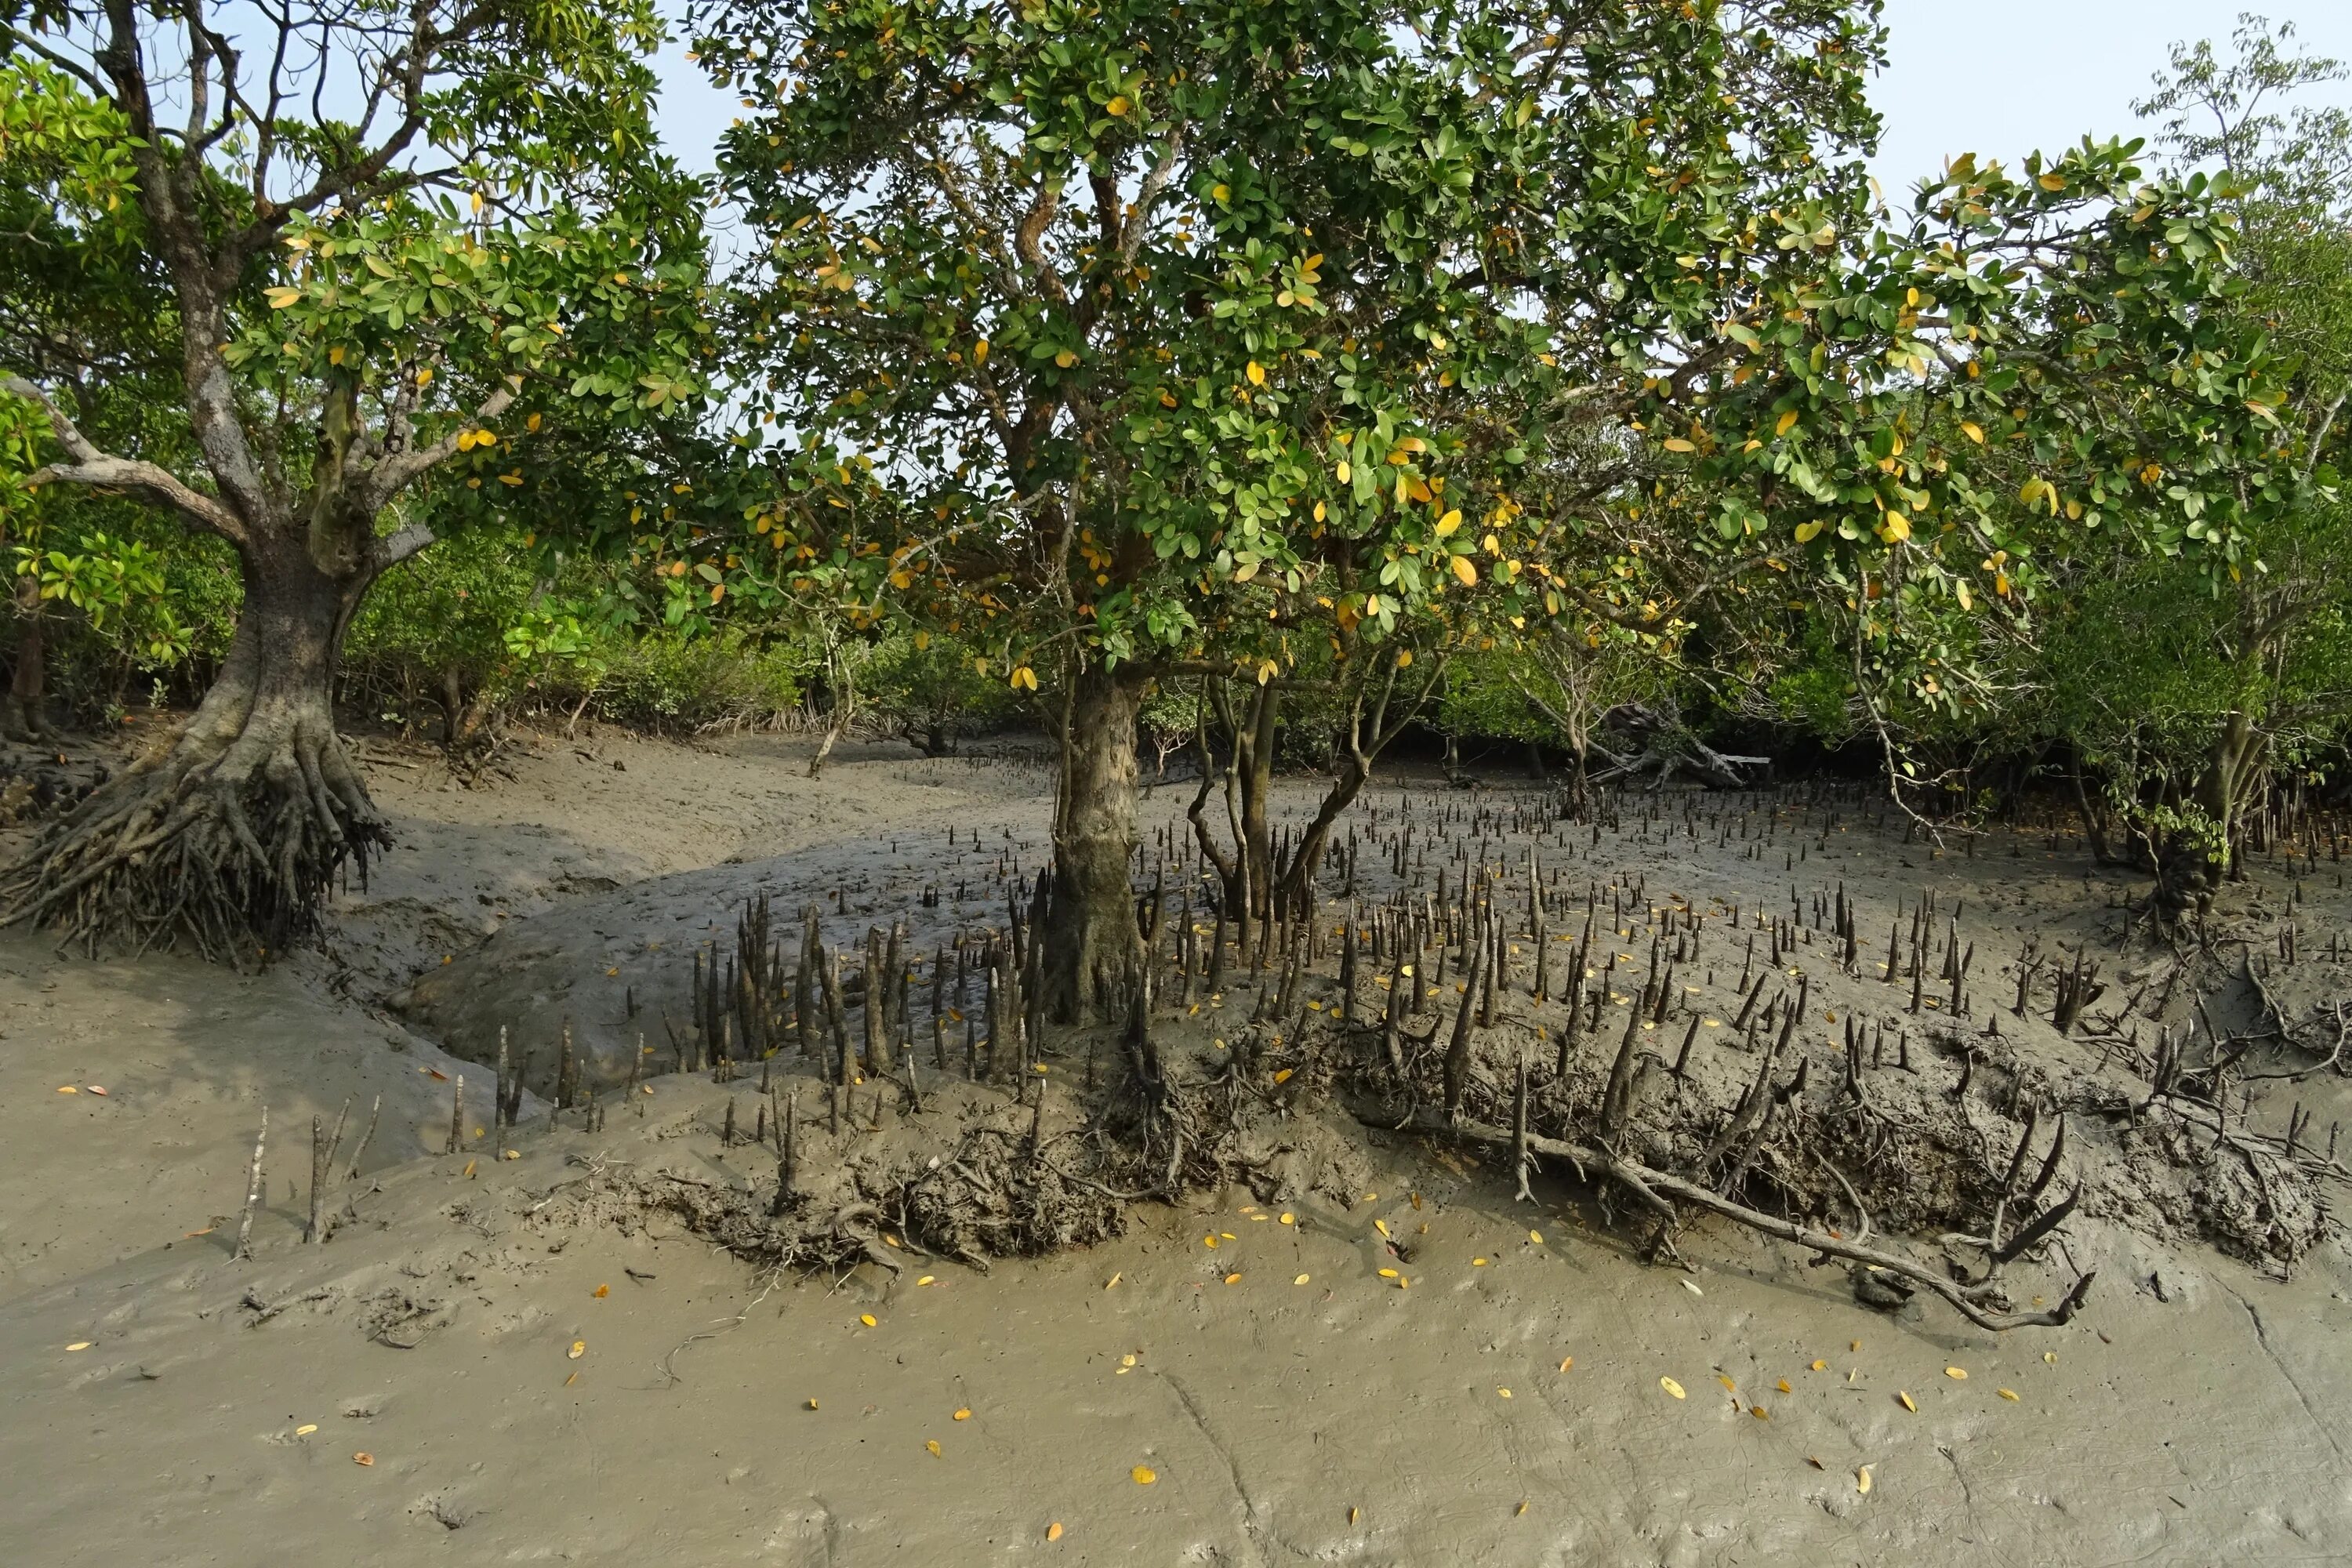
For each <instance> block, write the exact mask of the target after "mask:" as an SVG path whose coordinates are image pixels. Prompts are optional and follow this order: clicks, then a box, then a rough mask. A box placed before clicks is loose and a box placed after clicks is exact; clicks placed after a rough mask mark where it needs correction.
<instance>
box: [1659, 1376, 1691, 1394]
mask: <svg viewBox="0 0 2352 1568" xmlns="http://www.w3.org/2000/svg"><path fill="white" fill-rule="evenodd" d="M1658 1386H1659V1387H1660V1388H1663V1389H1664V1390H1665V1391H1666V1392H1667V1393H1668V1394H1673V1395H1674V1396H1675V1398H1676V1399H1687V1398H1689V1397H1690V1395H1688V1394H1685V1393H1684V1392H1683V1385H1682V1384H1679V1383H1676V1382H1675V1380H1674V1379H1673V1378H1671V1377H1662V1378H1660V1379H1658Z"/></svg>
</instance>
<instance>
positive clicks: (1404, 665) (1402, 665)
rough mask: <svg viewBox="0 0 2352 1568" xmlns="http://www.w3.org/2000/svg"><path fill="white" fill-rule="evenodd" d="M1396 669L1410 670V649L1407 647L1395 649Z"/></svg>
mask: <svg viewBox="0 0 2352 1568" xmlns="http://www.w3.org/2000/svg"><path fill="white" fill-rule="evenodd" d="M1396 667H1397V668H1399V669H1411V668H1412V649H1411V648H1409V647H1401V648H1399V649H1397V656H1396Z"/></svg>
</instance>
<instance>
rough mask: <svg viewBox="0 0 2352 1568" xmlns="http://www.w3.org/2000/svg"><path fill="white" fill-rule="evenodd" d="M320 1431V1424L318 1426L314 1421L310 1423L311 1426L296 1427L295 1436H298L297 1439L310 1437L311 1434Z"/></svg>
mask: <svg viewBox="0 0 2352 1568" xmlns="http://www.w3.org/2000/svg"><path fill="white" fill-rule="evenodd" d="M318 1429H319V1424H318V1423H317V1422H315V1421H313V1422H311V1423H310V1425H309V1426H297V1427H295V1428H294V1436H297V1437H308V1436H310V1434H311V1433H313V1432H316V1431H317V1430H318Z"/></svg>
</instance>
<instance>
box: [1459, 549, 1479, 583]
mask: <svg viewBox="0 0 2352 1568" xmlns="http://www.w3.org/2000/svg"><path fill="white" fill-rule="evenodd" d="M1454 576H1455V577H1457V578H1459V579H1461V582H1462V585H1463V586H1464V587H1465V588H1472V587H1475V586H1477V584H1478V568H1477V567H1475V566H1474V565H1472V564H1471V563H1470V558H1469V557H1468V556H1467V555H1457V556H1455V557H1454Z"/></svg>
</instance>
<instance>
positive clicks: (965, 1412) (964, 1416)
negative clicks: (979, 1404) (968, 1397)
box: [952, 1405, 971, 1421]
mask: <svg viewBox="0 0 2352 1568" xmlns="http://www.w3.org/2000/svg"><path fill="white" fill-rule="evenodd" d="M952 1419H954V1420H957V1421H969V1420H971V1406H970V1405H966V1406H965V1407H964V1408H963V1409H961V1410H959V1411H957V1412H956V1413H955V1415H954V1416H953V1417H952Z"/></svg>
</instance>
